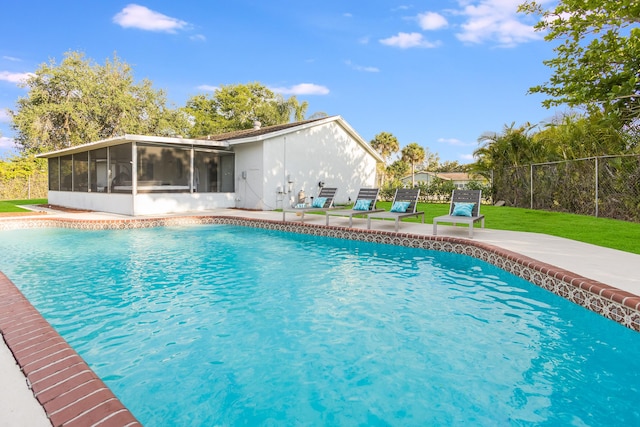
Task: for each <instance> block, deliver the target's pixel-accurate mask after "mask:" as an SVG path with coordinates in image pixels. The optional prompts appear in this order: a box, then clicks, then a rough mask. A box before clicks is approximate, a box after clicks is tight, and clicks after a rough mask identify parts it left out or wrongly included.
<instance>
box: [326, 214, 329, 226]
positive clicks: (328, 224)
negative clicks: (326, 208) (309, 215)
mask: <svg viewBox="0 0 640 427" xmlns="http://www.w3.org/2000/svg"><path fill="white" fill-rule="evenodd" d="M325 215H326V216H327V223H326V224H325V225H329V213H328V212H325Z"/></svg>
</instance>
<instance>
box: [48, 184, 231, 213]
mask: <svg viewBox="0 0 640 427" xmlns="http://www.w3.org/2000/svg"><path fill="white" fill-rule="evenodd" d="M48 201H49V203H50V204H52V205H60V206H67V207H70V208H76V209H88V210H92V211H99V212H110V213H115V214H120V215H129V216H133V215H153V214H164V213H186V212H201V211H207V210H211V209H222V208H233V207H235V201H234V193H193V194H191V193H142V194H138V195H136V196H133V195H131V194H106V193H84V192H82V193H80V192H71V191H51V190H50V191H49V197H48Z"/></svg>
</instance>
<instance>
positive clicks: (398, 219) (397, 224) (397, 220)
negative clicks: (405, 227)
mask: <svg viewBox="0 0 640 427" xmlns="http://www.w3.org/2000/svg"><path fill="white" fill-rule="evenodd" d="M398 227H400V218H396V233H397V232H398Z"/></svg>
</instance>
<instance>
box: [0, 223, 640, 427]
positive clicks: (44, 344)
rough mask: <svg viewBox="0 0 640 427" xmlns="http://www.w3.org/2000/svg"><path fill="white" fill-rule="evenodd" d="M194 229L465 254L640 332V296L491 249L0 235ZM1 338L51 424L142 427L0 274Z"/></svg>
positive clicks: (328, 231) (357, 233)
mask: <svg viewBox="0 0 640 427" xmlns="http://www.w3.org/2000/svg"><path fill="white" fill-rule="evenodd" d="M197 224H230V225H239V226H245V227H255V228H263V229H268V230H278V231H285V232H293V233H301V234H309V235H314V236H325V237H337V238H341V239H348V240H360V241H365V242H373V243H382V244H390V245H399V246H408V247H413V248H422V249H429V250H436V251H443V252H451V253H458V254H462V255H468V256H471V257H474V258H478V259H480V260H483V261H485V262H488V263H489V264H492V265H495V266H496V267H499V268H501V269H503V270H506V271H508V272H510V273H512V274H514V275H516V276H518V277H520V278H522V279H524V280H527V281H529V282H531V283H533V284H534V285H536V286H539V287H541V288H543V289H546V290H548V291H550V292H553V293H554V294H556V295H559V296H561V297H563V298H566V299H568V300H569V301H572V302H574V303H575V304H579V305H581V306H583V307H585V308H587V309H589V310H591V311H593V312H595V313H597V314H599V315H601V316H604V317H606V318H608V319H611V320H613V321H615V322H618V323H620V324H622V325H624V326H626V327H628V328H630V329H633V330H635V331H640V296H637V295H633V294H630V293H629V292H626V291H623V290H620V289H617V288H615V287H612V286H608V285H606V284H604V283H600V282H598V281H595V280H591V279H588V278H585V277H581V276H579V275H577V274H575V273H572V272H570V271H566V270H563V269H560V268H557V267H554V266H552V265H549V264H546V263H542V262H539V261H537V260H535V259H531V258H528V257H525V256H522V255H520V254H517V253H513V252H510V251H507V250H504V249H502V248H499V247H496V246H492V245H489V244H485V243H482V242H477V241H473V240H468V239H462V238H455V237H447V236H428V235H413V234H409V233H395V232H391V231H381V230H362V229H353V228H346V227H339V226H325V225H318V224H305V223H295V222H282V221H276V220H260V219H253V218H242V217H226V216H209V215H202V216H185V217H170V218H143V219H138V218H133V219H110V220H77V219H71V218H29V219H16V220H8V221H7V220H3V221H0V231H2V230H13V229H23V228H31V229H37V228H48V227H58V228H72V229H81V230H105V229H107V230H128V229H136V228H151V227H164V226H184V225H197ZM0 333H2V336H3V337H4V339H5V342H6V343H7V345H8V347H9V349H10V350H11V351H12V353H13V354H14V357H15V358H16V361H17V363H18V365H19V366H20V367H21V369H22V370H23V372H24V373H25V375H26V377H27V380H28V382H29V383H30V384H31V388H32V391H33V392H34V395H35V396H36V398H37V399H38V401H39V402H40V403H41V404H42V405H43V408H44V409H45V412H46V413H47V415H48V416H49V419H50V420H51V421H52V423H53V425H55V426H62V425H64V426H86V425H96V426H137V425H140V424H139V422H138V421H137V420H136V419H135V417H134V416H133V415H132V414H131V413H130V412H129V411H128V410H127V409H126V408H125V407H124V406H123V405H122V403H121V402H120V401H119V400H118V399H117V398H116V397H115V396H114V395H113V393H112V392H111V391H110V390H109V389H108V388H107V387H106V385H105V384H104V383H103V382H102V380H100V379H99V378H98V377H97V375H96V374H95V373H94V372H93V371H92V370H91V369H90V368H89V367H88V366H87V365H86V363H85V362H84V361H83V360H82V359H81V358H80V357H79V356H78V355H77V353H75V351H74V350H73V349H71V347H70V346H69V345H68V344H67V343H66V341H64V339H63V338H62V337H60V335H58V334H57V332H55V330H54V329H53V328H52V327H51V326H50V325H49V324H48V323H47V322H46V320H44V318H42V316H41V315H40V313H38V312H37V310H36V309H35V308H34V307H33V306H32V305H31V304H30V303H29V301H27V300H26V298H25V297H24V296H23V295H22V293H21V292H20V291H19V290H18V289H17V288H16V287H15V285H14V284H13V283H12V282H11V281H10V280H9V279H8V278H7V277H6V276H5V275H4V274H2V273H1V272H0Z"/></svg>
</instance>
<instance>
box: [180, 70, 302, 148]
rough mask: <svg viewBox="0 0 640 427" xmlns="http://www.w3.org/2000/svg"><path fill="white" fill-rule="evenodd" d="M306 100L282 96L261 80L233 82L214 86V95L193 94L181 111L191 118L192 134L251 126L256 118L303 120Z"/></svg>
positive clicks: (265, 123)
mask: <svg viewBox="0 0 640 427" xmlns="http://www.w3.org/2000/svg"><path fill="white" fill-rule="evenodd" d="M307 108H308V103H307V102H306V101H305V102H303V103H302V104H300V103H299V102H298V100H297V99H296V97H295V96H292V97H290V98H288V99H284V98H283V97H282V95H279V94H275V93H273V92H272V91H271V90H270V89H268V88H267V87H266V86H263V85H262V84H260V83H257V82H255V83H248V84H236V85H227V86H222V87H220V88H219V89H216V90H215V92H214V94H213V96H211V95H196V96H193V97H191V98H189V99H188V100H187V103H186V106H185V107H184V109H183V111H184V112H185V113H186V114H187V115H188V116H189V117H190V118H191V119H192V121H193V128H192V129H191V136H192V137H199V136H204V135H210V134H216V133H224V132H231V131H235V130H242V129H251V128H252V127H253V126H254V123H255V122H256V121H258V122H260V124H261V125H262V126H272V125H278V124H284V123H289V122H290V121H291V120H292V119H293V120H294V121H301V120H304V115H305V113H306V111H307Z"/></svg>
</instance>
